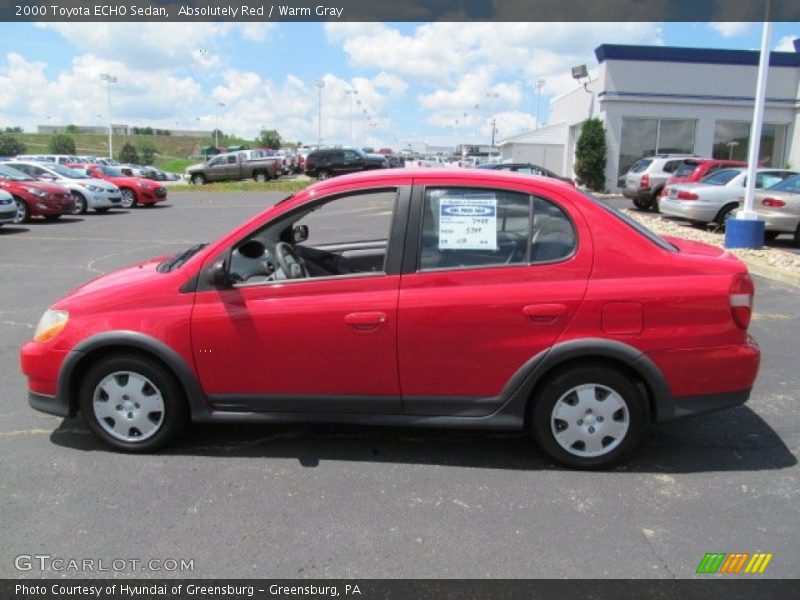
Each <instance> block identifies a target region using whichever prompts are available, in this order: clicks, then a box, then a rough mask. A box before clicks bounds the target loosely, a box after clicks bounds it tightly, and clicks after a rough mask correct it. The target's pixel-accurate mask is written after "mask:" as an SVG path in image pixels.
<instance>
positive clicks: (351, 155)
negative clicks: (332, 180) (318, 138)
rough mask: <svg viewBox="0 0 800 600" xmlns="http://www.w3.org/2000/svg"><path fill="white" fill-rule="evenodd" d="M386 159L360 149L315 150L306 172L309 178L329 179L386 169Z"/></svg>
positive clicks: (307, 161)
mask: <svg viewBox="0 0 800 600" xmlns="http://www.w3.org/2000/svg"><path fill="white" fill-rule="evenodd" d="M387 166H388V164H387V162H386V159H385V158H384V157H383V156H380V155H377V154H367V153H366V152H364V151H363V150H361V149H360V148H329V149H325V150H314V151H313V152H311V153H310V154H309V155H308V156H307V157H306V166H305V172H306V175H308V176H309V177H316V178H318V179H328V177H333V176H334V175H344V174H345V173H355V172H356V171H369V170H370V169H385V168H386V167H387Z"/></svg>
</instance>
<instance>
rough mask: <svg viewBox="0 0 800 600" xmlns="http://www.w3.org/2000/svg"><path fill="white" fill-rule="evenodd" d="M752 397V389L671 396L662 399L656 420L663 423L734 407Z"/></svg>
mask: <svg viewBox="0 0 800 600" xmlns="http://www.w3.org/2000/svg"><path fill="white" fill-rule="evenodd" d="M749 398H750V389H749V388H748V389H746V390H738V391H735V392H725V393H723V394H710V395H707V396H691V397H688V396H687V397H683V398H670V399H668V400H662V402H660V403H659V406H658V415H657V417H656V421H657V422H659V423H663V422H665V421H673V420H675V419H682V418H683V417H692V416H695V415H702V414H705V413H710V412H714V411H717V410H723V409H725V408H733V407H734V406H740V405H742V404H744V403H745V402H747V400H748V399H749Z"/></svg>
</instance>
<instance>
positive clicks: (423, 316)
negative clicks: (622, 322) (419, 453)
mask: <svg viewBox="0 0 800 600" xmlns="http://www.w3.org/2000/svg"><path fill="white" fill-rule="evenodd" d="M533 189H534V188H533V187H531V188H529V189H528V190H525V189H524V188H523V189H520V188H517V189H497V188H493V187H490V186H488V185H487V186H486V187H482V186H473V187H459V186H457V185H452V184H448V183H443V184H441V185H437V184H435V182H432V183H431V184H430V185H424V186H417V187H415V189H414V194H413V201H412V206H411V216H410V220H409V235H410V236H412V239H407V240H406V255H405V257H404V261H405V262H404V265H403V273H404V274H403V277H402V281H401V286H400V301H399V319H400V320H399V333H398V360H399V371H400V384H401V388H402V391H403V403H404V410H405V411H406V412H407V413H410V414H437V415H454V414H460V415H472V416H476V415H480V414H489V413H491V412H493V411H494V410H496V409H497V408H498V407H499V406H500V404H501V403H502V401H503V399H504V398H503V390H504V388H505V386H506V385H507V384H508V383H509V380H510V379H511V378H512V376H513V375H514V374H515V373H516V372H517V371H518V370H519V369H521V368H522V367H523V365H524V364H525V363H526V362H527V361H528V360H530V359H531V358H532V357H534V356H536V355H537V354H538V353H539V352H542V351H543V350H546V349H548V348H549V347H551V346H552V345H553V344H554V343H555V341H556V340H557V339H558V336H559V335H560V333H561V332H562V331H563V330H564V328H565V326H566V325H567V323H568V322H569V320H570V318H571V316H572V315H573V313H574V312H575V310H576V309H577V307H578V305H579V304H580V301H581V299H582V298H583V295H584V293H585V291H586V286H587V279H588V276H589V273H590V268H591V254H592V250H591V239H590V237H589V235H588V230H587V229H586V225H585V223H584V221H583V218H582V216H581V215H580V214H579V213H578V212H577V211H576V210H575V209H574V208H571V205H570V204H569V202H568V201H566V199H564V198H562V197H548V196H546V195H543V194H542V195H537V194H532V193H531V191H532V190H533ZM413 236H415V237H413Z"/></svg>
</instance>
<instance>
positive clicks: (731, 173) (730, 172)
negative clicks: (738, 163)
mask: <svg viewBox="0 0 800 600" xmlns="http://www.w3.org/2000/svg"><path fill="white" fill-rule="evenodd" d="M741 172H742V171H741V169H722V170H721V171H716V172H715V173H712V174H711V175H707V176H706V177H704V178H703V179H702V181H703V183H707V184H708V185H725V184H726V183H728V182H730V181H731V180H732V179H733V178H734V177H736V176H737V175H739V173H741Z"/></svg>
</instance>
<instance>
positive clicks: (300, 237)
mask: <svg viewBox="0 0 800 600" xmlns="http://www.w3.org/2000/svg"><path fill="white" fill-rule="evenodd" d="M307 239H308V225H295V226H294V229H292V242H293V243H295V244H299V243H300V242H305V241H306V240H307Z"/></svg>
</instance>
